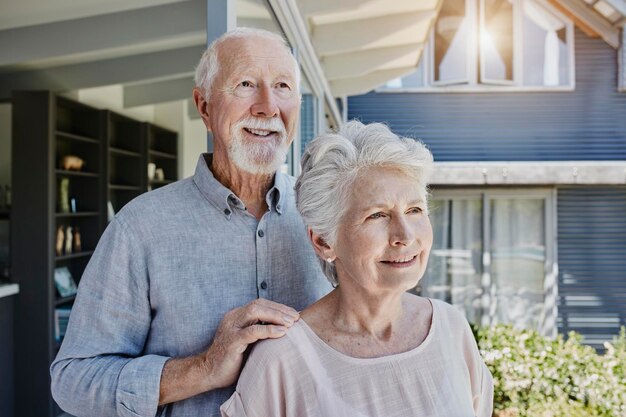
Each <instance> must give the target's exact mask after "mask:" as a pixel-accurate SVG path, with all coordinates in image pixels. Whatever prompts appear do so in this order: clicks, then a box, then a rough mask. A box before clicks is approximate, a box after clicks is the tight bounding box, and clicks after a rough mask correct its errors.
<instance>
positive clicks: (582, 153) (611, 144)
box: [348, 29, 626, 161]
mask: <svg viewBox="0 0 626 417" xmlns="http://www.w3.org/2000/svg"><path fill="white" fill-rule="evenodd" d="M575 49H576V54H575V57H576V89H575V91H573V92H545V93H544V92H534V93H531V92H524V93H458V94H457V93H451V94H436V93H433V94H430V93H393V94H392V93H370V94H366V95H362V96H354V97H350V98H349V104H348V116H349V118H357V119H360V120H362V121H363V122H364V123H370V122H385V123H387V124H389V126H390V127H391V128H392V130H394V131H395V132H396V133H398V134H401V135H406V136H412V137H418V138H421V139H422V140H423V141H424V142H425V143H426V144H427V145H428V146H429V148H430V149H431V151H432V152H433V154H434V156H435V160H437V161H567V160H626V93H618V92H617V51H616V50H614V49H613V48H611V47H610V46H609V45H607V44H606V43H605V42H604V41H603V40H601V39H591V38H589V37H587V36H586V35H585V34H584V33H583V32H581V31H580V30H578V29H576V33H575Z"/></svg>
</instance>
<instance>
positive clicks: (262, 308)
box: [235, 299, 300, 328]
mask: <svg viewBox="0 0 626 417" xmlns="http://www.w3.org/2000/svg"><path fill="white" fill-rule="evenodd" d="M299 318H300V315H299V314H298V312H297V311H296V310H294V309H293V308H291V307H288V306H286V305H283V304H279V303H276V302H274V301H269V300H264V299H258V300H254V301H252V302H251V303H249V304H247V305H246V306H244V307H242V308H241V310H240V311H239V314H238V318H237V320H236V323H235V324H236V326H238V327H240V328H244V327H248V326H252V325H256V324H257V323H268V324H274V325H278V326H285V327H291V326H292V325H293V324H294V323H295V322H296V321H297V320H298V319H299Z"/></svg>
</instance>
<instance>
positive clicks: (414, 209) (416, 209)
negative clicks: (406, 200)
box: [409, 207, 424, 213]
mask: <svg viewBox="0 0 626 417" xmlns="http://www.w3.org/2000/svg"><path fill="white" fill-rule="evenodd" d="M423 211H424V210H422V209H421V208H420V207H411V208H410V209H409V213H422V212H423Z"/></svg>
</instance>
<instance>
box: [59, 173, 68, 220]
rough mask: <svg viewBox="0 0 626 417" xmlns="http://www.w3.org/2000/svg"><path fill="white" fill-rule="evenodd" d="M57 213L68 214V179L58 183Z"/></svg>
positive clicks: (62, 179)
mask: <svg viewBox="0 0 626 417" xmlns="http://www.w3.org/2000/svg"><path fill="white" fill-rule="evenodd" d="M59 212H61V213H69V212H70V179H69V178H66V177H63V178H61V180H60V181H59Z"/></svg>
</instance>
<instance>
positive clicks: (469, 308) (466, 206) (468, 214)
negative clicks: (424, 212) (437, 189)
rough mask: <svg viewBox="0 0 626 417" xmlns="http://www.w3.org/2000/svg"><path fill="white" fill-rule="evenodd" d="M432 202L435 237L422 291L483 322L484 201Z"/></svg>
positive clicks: (476, 321)
mask: <svg viewBox="0 0 626 417" xmlns="http://www.w3.org/2000/svg"><path fill="white" fill-rule="evenodd" d="M430 205H431V210H430V211H431V216H430V218H431V222H432V225H433V233H434V240H433V248H432V250H431V254H430V259H429V261H428V268H427V270H426V274H425V275H424V278H423V279H422V281H421V283H420V287H421V290H422V291H421V294H422V295H425V296H428V297H433V298H438V299H441V300H444V301H446V302H449V303H451V304H453V305H454V306H456V307H457V308H459V309H460V310H461V311H463V312H464V313H465V315H466V317H467V319H468V321H470V322H471V323H477V324H480V318H481V314H482V309H481V295H482V290H481V275H482V251H483V245H482V238H481V236H482V220H481V219H482V202H481V200H480V199H478V198H476V199H454V200H431V202H430Z"/></svg>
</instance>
